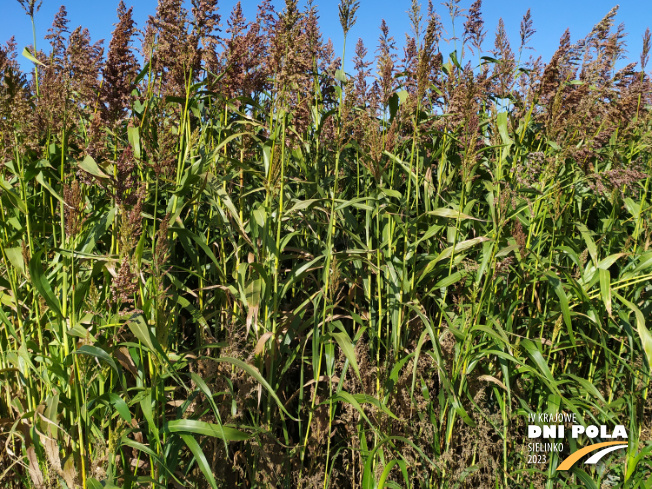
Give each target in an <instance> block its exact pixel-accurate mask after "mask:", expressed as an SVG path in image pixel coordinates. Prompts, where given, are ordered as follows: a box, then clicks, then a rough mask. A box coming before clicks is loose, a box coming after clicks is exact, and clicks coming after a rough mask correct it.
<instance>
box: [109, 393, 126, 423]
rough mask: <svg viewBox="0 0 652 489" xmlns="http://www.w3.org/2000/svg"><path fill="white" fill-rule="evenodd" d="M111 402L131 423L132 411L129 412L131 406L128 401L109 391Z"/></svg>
mask: <svg viewBox="0 0 652 489" xmlns="http://www.w3.org/2000/svg"><path fill="white" fill-rule="evenodd" d="M109 403H110V404H111V406H113V407H114V408H115V410H116V411H118V414H119V415H120V416H121V417H122V419H124V420H125V421H126V422H127V423H131V412H129V406H127V403H126V402H125V401H124V399H122V397H120V396H119V395H118V394H116V393H115V392H110V393H109Z"/></svg>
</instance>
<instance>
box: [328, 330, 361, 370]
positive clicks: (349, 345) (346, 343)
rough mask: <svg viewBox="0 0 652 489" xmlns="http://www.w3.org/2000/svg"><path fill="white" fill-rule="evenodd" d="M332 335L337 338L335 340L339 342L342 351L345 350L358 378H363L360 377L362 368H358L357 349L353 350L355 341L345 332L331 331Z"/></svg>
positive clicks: (345, 354)
mask: <svg viewBox="0 0 652 489" xmlns="http://www.w3.org/2000/svg"><path fill="white" fill-rule="evenodd" d="M331 336H332V337H333V338H335V341H337V344H338V345H339V346H340V348H341V349H342V352H344V356H346V358H347V359H348V360H349V363H350V364H351V366H352V367H353V370H354V371H355V374H356V375H357V376H358V379H360V380H362V378H361V377H360V370H359V369H358V362H357V360H356V358H355V351H354V350H353V342H352V341H351V338H350V337H349V335H348V334H346V333H345V332H339V333H331Z"/></svg>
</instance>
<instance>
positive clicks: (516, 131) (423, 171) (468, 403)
mask: <svg viewBox="0 0 652 489" xmlns="http://www.w3.org/2000/svg"><path fill="white" fill-rule="evenodd" d="M171 3H174V2H160V3H159V10H158V15H159V16H161V17H162V18H165V19H166V24H165V25H167V26H168V27H161V25H160V24H157V23H156V22H155V23H154V24H150V26H149V27H150V28H151V29H154V31H152V32H155V30H156V29H162V28H167V29H173V28H174V29H179V32H185V31H184V30H183V29H190V31H192V32H193V33H195V34H196V36H195V38H193V39H195V42H196V46H194V47H193V46H192V45H189V44H184V45H181V44H179V46H176V47H175V46H169V45H165V46H158V48H157V47H156V46H155V45H152V46H150V47H152V49H154V50H156V49H161V50H163V51H162V53H163V54H165V56H163V54H161V55H160V56H153V55H151V53H150V55H149V56H150V58H151V59H150V58H148V59H147V62H146V64H145V65H144V68H143V69H142V70H141V71H140V74H139V75H138V76H137V77H136V79H135V80H131V79H129V80H125V81H124V83H123V85H121V86H125V87H127V88H129V92H128V94H127V95H125V94H123V95H124V97H126V99H127V100H130V104H131V105H130V107H122V106H117V109H116V106H112V109H111V111H109V112H107V110H108V109H107V106H108V105H111V104H115V103H117V102H116V101H117V100H119V99H120V98H119V97H118V98H115V99H110V97H109V96H108V95H106V93H109V92H106V90H108V89H107V88H106V87H104V88H100V87H99V85H96V84H94V82H93V83H91V82H88V83H89V85H88V86H89V87H91V88H92V87H95V88H93V90H95V92H94V93H95V97H96V98H94V99H91V100H86V101H84V100H81V97H82V94H83V93H85V92H84V91H83V90H82V91H79V90H78V89H77V88H79V87H77V88H75V89H73V88H74V83H73V80H74V77H72V78H71V79H68V78H66V76H67V75H65V73H63V72H62V73H59V72H55V71H53V70H54V68H53V67H54V66H55V65H56V63H54V61H56V59H54V57H55V54H56V53H53V55H52V56H53V61H52V63H44V60H45V59H46V58H45V57H43V56H42V53H30V52H27V54H28V55H29V59H31V60H32V61H34V62H35V63H37V64H38V65H39V66H40V68H39V71H38V77H37V80H38V82H37V83H38V85H37V86H38V87H39V91H38V93H37V92H36V91H35V92H34V93H32V91H31V88H29V87H28V86H27V84H24V85H23V86H22V90H25V92H24V97H25V100H27V101H29V107H30V111H31V112H33V113H34V114H35V115H34V118H30V117H29V116H28V114H29V112H30V111H27V112H20V110H22V109H21V105H20V104H22V102H21V101H20V100H19V97H18V96H17V95H15V94H13V93H9V92H7V90H5V89H4V88H3V89H2V90H4V91H3V92H1V93H0V95H1V96H2V97H5V96H7V97H13V98H10V99H8V100H9V102H11V104H14V105H11V107H12V108H15V109H16V111H17V112H15V113H7V114H5V113H4V112H3V114H4V115H2V116H0V122H1V123H2V127H1V128H2V130H3V131H4V132H3V134H9V135H10V136H11V137H4V136H3V138H2V139H0V145H1V146H0V147H1V149H2V150H3V153H2V154H3V157H4V162H3V166H2V168H1V169H0V258H1V261H0V382H1V383H2V396H1V398H0V424H1V425H2V427H3V429H2V432H1V434H0V441H2V443H4V444H5V446H6V447H7V448H9V450H8V451H7V454H6V455H3V458H2V459H0V460H2V462H1V463H0V470H2V473H0V479H2V478H6V481H7V484H8V487H27V486H30V485H31V486H32V487H35V488H42V487H58V486H60V487H68V488H73V487H78V486H81V487H84V488H92V489H95V488H99V487H105V488H109V487H124V488H137V487H162V488H163V487H212V488H216V487H297V486H299V487H311V486H316V485H320V486H322V487H362V488H365V489H367V488H369V489H374V488H378V489H382V488H384V487H410V488H426V487H451V488H453V487H513V488H529V487H547V488H552V487H585V486H586V487H622V488H629V487H632V488H633V487H647V485H646V484H648V482H647V481H648V479H649V477H650V463H649V461H648V458H649V456H648V455H649V452H650V450H652V445H649V444H648V440H647V437H648V435H649V432H650V429H652V426H651V425H650V422H649V419H650V413H651V408H652V405H651V403H650V401H649V400H648V384H649V372H650V370H649V367H650V362H651V361H652V360H651V359H652V337H651V336H650V332H649V329H648V327H649V320H647V318H648V317H649V316H650V313H651V312H652V300H651V296H650V292H651V291H652V285H650V284H652V280H651V279H652V250H651V249H650V244H651V243H652V236H651V235H650V225H651V224H652V219H651V216H652V212H650V203H649V202H650V195H649V194H650V188H649V187H650V174H652V167H651V163H650V161H651V160H650V138H651V136H652V118H651V117H650V106H649V105H648V104H649V103H650V102H651V101H650V93H651V92H650V90H649V77H648V75H646V74H645V73H644V71H641V72H640V73H638V72H632V69H630V71H622V72H618V73H615V74H614V73H612V71H613V70H611V71H610V70H609V69H606V68H605V66H603V65H600V64H599V63H606V61H605V59H606V58H605V57H604V56H602V54H604V51H605V49H606V47H605V46H607V44H608V42H607V41H608V40H611V41H614V42H616V46H619V45H618V44H617V41H619V39H620V38H619V37H617V36H616V34H610V33H609V29H610V26H611V24H610V22H611V21H612V17H613V15H612V14H611V13H610V14H609V15H608V16H607V17H606V18H605V20H604V21H603V23H601V24H599V26H597V27H596V29H598V28H599V29H602V31H600V32H602V34H599V33H598V34H596V32H597V31H596V32H592V34H591V35H590V36H589V37H588V38H587V43H586V44H578V45H576V46H571V47H569V46H568V45H565V44H563V43H562V46H560V50H559V51H558V53H557V54H556V55H555V58H554V59H553V61H552V62H551V64H550V65H549V67H547V68H545V69H543V68H536V67H533V66H531V65H525V66H519V65H518V63H517V62H516V61H515V60H514V56H513V53H512V52H511V50H510V49H509V44H508V42H507V41H506V39H498V40H497V43H496V45H497V46H499V47H497V49H498V50H499V51H500V53H498V54H499V55H500V59H498V58H494V57H487V56H479V57H478V59H479V62H480V65H478V66H475V67H474V66H472V64H471V63H472V61H470V60H468V59H465V57H464V51H463V50H462V51H461V52H460V51H454V52H453V53H452V54H451V55H450V56H449V59H448V60H446V62H445V63H444V64H442V61H444V60H443V59H441V58H439V57H437V56H436V55H435V54H434V53H433V52H430V50H431V48H432V46H433V44H432V43H433V42H435V39H438V37H437V36H438V34H437V32H438V31H437V29H438V28H439V27H437V21H436V17H435V16H434V15H432V13H430V14H429V19H428V29H427V31H426V33H425V36H426V39H425V40H424V43H425V44H424V43H421V41H420V39H419V36H420V33H419V32H417V33H415V38H414V39H413V40H414V42H415V49H416V53H417V54H416V56H417V58H415V59H414V60H412V62H413V64H412V65H410V61H409V60H405V63H404V64H405V67H404V68H405V70H404V71H403V72H399V73H397V72H396V70H395V69H394V68H393V66H394V65H393V57H392V56H393V54H392V47H391V44H392V43H391V39H390V38H389V37H388V33H387V32H386V31H384V40H383V41H381V44H382V46H381V48H382V49H381V51H382V53H381V56H380V57H379V73H378V78H377V82H378V85H377V87H376V88H373V89H368V88H365V87H364V86H363V85H362V82H364V81H365V76H358V77H354V76H348V75H345V74H344V73H343V72H342V71H341V70H337V69H335V70H334V69H327V68H323V69H322V68H319V66H320V65H319V63H318V62H319V61H323V60H322V59H321V58H319V56H322V54H323V53H322V54H320V53H321V51H319V50H318V49H315V50H314V51H312V52H311V51H309V49H308V47H309V46H311V44H310V43H311V42H315V43H316V42H317V40H316V39H317V37H315V35H314V34H315V33H314V31H311V30H310V29H311V27H310V26H311V25H313V24H311V19H312V18H313V17H311V16H314V15H315V12H314V10H311V9H309V10H308V11H306V12H304V13H301V14H299V13H298V11H297V6H296V2H286V3H287V5H286V7H287V8H286V12H285V13H284V14H283V15H281V17H280V18H281V20H280V21H279V23H278V24H277V25H275V26H274V29H277V30H282V29H286V31H283V32H282V33H280V31H278V32H277V31H274V29H272V28H271V27H270V26H269V25H267V24H264V23H263V22H262V21H261V25H263V26H265V25H267V27H265V29H267V28H269V29H271V30H269V31H266V32H267V34H266V35H268V36H271V37H270V38H269V39H267V40H266V41H265V42H262V41H261V42H262V44H258V41H260V39H259V38H255V36H254V34H250V33H251V32H258V31H255V30H248V31H246V30H244V24H242V22H243V21H242V19H239V17H238V15H237V10H236V11H234V12H235V13H234V14H233V16H232V21H231V22H232V24H231V25H232V27H233V26H240V27H242V29H241V30H240V31H238V30H237V29H236V27H233V29H232V30H233V39H236V37H237V36H240V37H237V39H239V40H240V41H243V40H244V39H248V41H247V42H250V44H249V45H248V46H247V47H248V50H249V51H247V52H258V51H256V50H258V49H260V53H262V54H260V53H259V55H260V56H262V57H265V56H268V57H266V58H265V60H266V61H265V62H266V63H274V62H275V63H277V65H275V66H271V67H267V68H263V67H261V66H259V65H252V66H249V68H247V69H244V68H242V66H239V65H238V66H236V63H234V59H235V60H240V61H241V63H243V64H245V63H246V62H248V61H247V60H248V59H249V58H247V54H246V53H245V52H243V51H238V44H237V43H236V42H235V41H234V40H233V39H232V41H231V42H230V43H228V42H227V43H226V44H225V47H224V49H225V53H226V54H224V55H223V58H220V59H221V60H222V62H223V64H222V65H220V64H219V63H217V64H215V60H213V59H212V58H210V57H209V56H206V52H204V51H203V49H204V48H201V46H208V45H210V43H209V42H208V40H210V39H213V38H212V37H211V36H212V34H211V33H210V32H209V31H206V29H208V27H206V26H207V25H209V24H210V23H209V22H208V20H206V19H208V18H209V17H210V16H209V15H208V14H206V15H207V17H206V18H204V19H203V20H202V22H203V23H202V22H199V20H197V19H195V22H194V23H193V22H190V20H189V19H188V18H185V17H183V15H187V12H186V13H183V15H182V14H180V13H178V12H182V9H179V8H177V9H176V10H174V9H171V7H170V5H169V4H171ZM206 3H210V2H206ZM451 6H452V7H453V6H455V5H454V4H453V3H452V4H451ZM357 8H358V2H343V3H342V6H341V7H340V12H341V15H342V16H344V17H343V18H344V20H343V21H342V22H343V27H344V30H345V32H346V31H347V30H348V28H349V27H350V26H351V25H353V22H354V21H355V14H356V9H357ZM455 8H457V7H455ZM173 11H174V12H177V13H175V14H174V15H173V13H171V12H173ZM454 11H455V9H452V10H451V15H453V14H454ZM120 12H121V14H120V15H121V22H122V24H124V25H127V24H126V22H127V20H125V19H127V17H126V16H127V15H130V11H127V10H126V9H125V8H124V7H121V10H120ZM342 12H343V13H342ZM199 14H200V13H199V12H198V11H197V12H194V15H199ZM413 14H414V15H415V16H418V15H419V9H418V8H417V5H416V3H415V5H414V6H413ZM177 15H179V16H181V17H175V16H177ZM476 15H479V14H477V13H476ZM32 16H33V13H32ZM290 17H291V18H290ZM528 18H529V15H528ZM184 19H185V20H184ZM238 19H239V20H238ZM415 19H416V17H415ZM200 20H201V19H200ZM241 21H242V22H241ZM175 22H176V24H175ZM605 23H606V24H605ZM122 24H121V25H122ZM344 24H346V26H344ZM479 25H480V27H479V28H480V29H481V24H479ZM347 26H348V27H347ZM605 26H606V27H605ZM249 28H250V29H253V27H251V26H249ZM384 28H385V29H386V27H384ZM130 29H131V28H129V29H128V31H129V32H131V30H130ZM202 29H204V30H202ZM605 29H606V30H605ZM236 31H237V32H236ZM125 32H126V31H125ZM156 32H158V31H156ZM171 32H172V31H170V32H168V33H167V34H169V35H172V34H171ZM175 32H176V31H175ZM179 32H177V34H178V35H179V36H181V35H180V34H179ZM229 32H231V31H229ZM619 32H620V31H619ZM159 34H160V33H159ZM603 34H604V35H603ZM261 35H262V34H261ZM202 36H203V37H202ZM247 36H250V37H247ZM275 36H276V37H275ZM291 36H305V37H300V38H299V40H300V41H301V42H297V43H296V46H295V45H294V44H292V45H290V43H287V42H286V43H285V44H283V43H280V45H281V47H282V49H279V50H278V51H276V52H274V51H273V49H275V48H274V46H277V44H278V43H276V44H274V42H271V41H273V40H278V39H287V38H290V37H291ZM311 36H312V37H311ZM465 36H466V34H465ZM613 36H616V37H613ZM117 37H118V36H117V35H116V38H117ZM182 37H183V40H184V41H183V42H184V43H190V41H189V40H188V39H190V38H191V37H192V36H190V37H186V36H185V34H184V36H182ZM481 37H482V36H479V33H476V36H475V38H474V39H476V41H475V42H476V44H477V43H479V42H481ZM525 37H527V36H525ZM254 38H255V39H254ZM148 39H149V41H148V42H154V41H153V39H156V36H154V37H152V38H149V37H148ZM179 39H181V37H179ZM252 39H254V41H255V42H254V41H252ZM200 41H202V42H204V41H205V43H204V44H202V42H200ZM498 41H500V42H498ZM611 41H610V42H611ZM70 42H72V41H70ZM180 42H181V41H180ZM319 42H321V41H319ZM506 42H507V44H505V43H506ZM601 43H602V44H601ZM612 44H613V43H612ZM428 45H429V46H431V48H427V49H426V47H424V46H428ZM124 46H127V47H126V48H125V49H128V47H129V39H127V41H125V43H124ZM261 46H262V47H261ZM306 46H308V47H306ZM474 46H476V47H478V46H477V45H475V44H474ZM500 46H502V47H500ZM582 46H588V47H586V49H587V51H586V53H587V57H586V58H585V68H586V70H585V71H584V72H583V74H582V75H581V76H580V73H579V72H578V68H577V66H575V65H574V64H573V59H574V58H573V56H575V55H578V53H579V51H580V50H581V49H582ZM277 47H278V46H277ZM304 47H305V50H304V51H301V50H302V49H304ZM521 48H523V46H521ZM612 48H613V45H612ZM89 49H90V48H89ZM171 49H179V52H177V53H176V55H175V56H176V57H175V59H174V60H171V59H170V56H168V55H169V53H168V51H169V50H171ZM590 49H594V50H595V51H596V52H598V53H602V54H601V55H599V56H598V55H596V57H595V58H592V57H591V55H590ZM166 50H167V51H166ZM69 51H71V52H72V50H69ZM154 52H156V51H154ZM89 53H90V51H89ZM360 53H362V51H361V50H360V49H356V56H360ZM2 54H3V55H5V54H6V53H5V51H4V50H3V51H2ZM478 54H480V53H478ZM493 54H494V56H498V54H496V53H493ZM263 55H264V56H263ZM274 56H277V57H276V58H274ZM311 56H312V57H311ZM362 56H363V55H362ZM5 58H6V59H7V60H10V59H11V57H10V56H4V57H0V62H1V63H0V79H2V80H9V79H10V78H9V76H10V71H12V69H10V68H11V66H12V65H11V63H10V61H5ZM616 58H618V56H615V57H614V59H613V60H611V61H610V62H612V63H613V62H615V60H616ZM166 60H167V61H166ZM274 60H275V61H274ZM279 60H280V61H279ZM59 61H61V62H63V61H62V60H59ZM173 61H174V62H173ZM249 61H251V60H249ZM598 61H599V63H598ZM68 62H69V63H72V64H71V65H70V66H72V65H74V63H73V61H72V60H68ZM166 62H169V63H170V64H169V65H166V64H165V63H166ZM67 66H68V65H67ZM360 66H362V71H361V73H362V74H363V75H364V69H366V68H364V66H363V65H360ZM388 67H389V68H388ZM607 68H609V66H607ZM611 68H613V66H611ZM218 69H220V70H222V71H218ZM266 69H267V71H265V70H266ZM537 69H538V70H539V71H536V70H537ZM238 70H241V71H238ZM256 70H260V72H261V73H262V74H263V75H265V76H260V77H258V78H256V77H255V76H254V74H255V73H257V71H256ZM387 70H389V71H387ZM535 71H536V73H535ZM36 73H37V72H35V74H36ZM129 73H131V75H135V73H136V71H134V70H133V69H131V71H130V72H129ZM388 73H389V74H388ZM632 73H634V74H633V75H632ZM99 76H100V73H99V72H97V73H96V77H95V81H97V79H98V77H99ZM367 76H368V75H367ZM585 79H586V80H588V79H590V83H592V85H590V84H589V83H588V82H587V83H585V82H584V81H583V80H585ZM575 82H579V83H575ZM58 84H59V85H58ZM3 86H4V85H3ZM53 87H55V88H53ZM57 87H58V88H57ZM361 87H362V88H361ZM55 89H56V90H59V92H57V91H56V90H55ZM61 90H63V91H61ZM66 90H68V91H66ZM55 93H63V94H65V96H64V98H65V100H64V102H65V103H64V105H65V107H63V108H61V107H59V106H58V105H56V104H55V103H54V102H53V101H52V100H54V99H48V97H53V96H54V94H55ZM110 93H113V94H114V96H115V93H116V92H115V91H114V92H110ZM103 94H104V95H103ZM66 97H67V98H66ZM116 97H117V96H116ZM3 100H4V98H3ZM120 100H121V99H120ZM55 101H56V100H55ZM506 101H507V102H506ZM48 104H53V105H48ZM66 104H67V105H66ZM7 106H8V107H9V105H7ZM60 109H61V110H63V111H64V112H58V111H59V110H60ZM121 113H124V117H122V118H116V117H118V116H117V115H116V114H118V115H119V114H121ZM16 114H23V116H21V117H24V118H23V119H21V118H18V116H17V115H16ZM107 114H109V115H107ZM73 115H74V117H73ZM598 115H599V117H598ZM48 117H49V118H50V119H49V120H50V122H52V121H54V122H57V121H58V122H57V123H56V124H50V125H46V126H47V127H45V126H43V125H42V124H40V123H42V122H43V121H45V120H48ZM71 121H72V122H71ZM98 121H99V126H98ZM59 122H60V123H59ZM558 411H564V412H569V413H575V414H576V415H577V417H578V419H579V420H582V421H585V422H587V423H593V424H609V425H614V424H623V425H625V426H626V427H627V429H628V433H629V437H630V438H629V449H628V451H627V452H626V453H621V454H620V455H613V456H612V457H611V458H610V459H609V460H608V461H607V463H606V464H605V465H603V466H598V467H597V468H592V467H590V466H581V467H580V466H578V467H576V468H575V469H573V471H572V472H569V473H565V472H564V473H562V472H559V473H557V472H555V468H556V466H557V465H558V464H559V462H560V461H561V460H562V459H563V457H564V456H565V455H567V454H568V453H569V450H571V449H573V450H574V449H575V448H576V447H575V446H572V447H571V446H566V448H565V451H564V453H563V454H558V455H554V456H551V460H550V461H549V464H548V465H546V466H536V465H531V464H528V461H527V455H528V452H527V451H526V445H527V438H526V436H527V434H526V424H527V415H528V414H530V413H543V412H546V413H556V412H558ZM586 441H587V440H585V439H580V440H578V441H577V443H579V444H580V445H578V446H581V445H582V444H584V443H585V442H586ZM573 443H575V442H573ZM617 453H620V452H616V454H617ZM618 457H620V458H618ZM13 468H16V469H17V470H18V471H17V472H16V473H17V474H18V475H17V476H16V477H14V479H9V476H8V474H11V473H13V470H14V469H13ZM12 484H13V485H12Z"/></svg>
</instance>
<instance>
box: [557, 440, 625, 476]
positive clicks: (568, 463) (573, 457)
mask: <svg viewBox="0 0 652 489" xmlns="http://www.w3.org/2000/svg"><path fill="white" fill-rule="evenodd" d="M624 444H625V442H623V441H605V442H603V443H596V444H595V445H589V446H588V447H584V448H582V449H581V450H578V451H576V452H573V453H571V454H570V455H569V456H568V457H566V458H565V459H564V461H563V462H562V463H561V464H559V467H557V470H568V469H570V468H571V467H572V466H573V464H574V463H575V462H577V461H578V460H579V459H581V458H582V457H583V456H584V455H586V454H587V453H591V452H594V451H596V450H599V449H600V448H604V447H608V446H611V445H624Z"/></svg>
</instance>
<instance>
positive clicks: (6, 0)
mask: <svg viewBox="0 0 652 489" xmlns="http://www.w3.org/2000/svg"><path fill="white" fill-rule="evenodd" d="M614 1H615V0H590V1H587V0H564V1H562V0H550V1H547V2H541V1H540V0H539V1H536V2H535V1H532V2H530V3H528V2H527V1H517V0H485V1H484V2H483V6H482V13H483V18H484V21H485V30H487V31H488V34H487V37H486V38H485V45H484V46H485V49H487V50H488V49H490V48H491V47H492V45H493V36H494V33H495V31H496V27H497V25H498V19H499V18H500V17H502V18H503V20H504V22H505V26H506V28H507V32H508V34H509V37H510V41H511V43H512V47H513V48H514V50H516V48H517V47H518V44H519V26H520V21H521V18H522V17H523V15H524V14H525V12H526V11H527V9H528V7H529V8H531V11H532V19H533V22H534V28H535V29H536V31H537V32H536V34H535V35H534V36H533V38H532V39H531V41H530V45H531V46H533V47H534V48H535V49H536V53H538V54H540V55H541V56H542V57H543V60H544V62H546V61H547V60H549V59H550V57H551V55H552V53H553V52H554V51H555V49H556V47H557V45H558V42H559V38H560V37H561V35H562V34H563V32H564V30H565V29H566V28H567V27H568V28H570V30H571V36H572V39H573V41H575V40H577V39H579V38H582V37H584V36H585V35H586V34H588V33H589V32H590V30H591V28H592V27H593V25H595V24H596V23H597V22H599V21H600V20H601V19H602V17H603V16H604V15H605V14H606V13H607V12H608V11H609V10H610V9H611V8H612V7H614V5H615V3H613V2H614ZM62 3H63V4H64V5H65V6H66V9H67V11H68V18H69V19H70V24H69V27H70V30H73V29H74V28H76V27H77V26H79V25H83V26H84V27H87V28H88V29H89V31H90V33H91V37H92V39H93V41H96V40H99V39H104V40H105V48H106V46H107V45H108V41H109V39H110V37H111V32H112V30H113V24H114V23H115V22H116V20H117V17H116V8H117V6H118V3H119V0H99V1H95V2H92V1H91V2H89V1H88V0H84V1H82V0H67V1H64V0H44V1H43V6H42V7H41V10H40V11H39V13H38V14H37V17H36V28H37V45H38V46H39V47H40V48H48V47H49V46H48V45H47V44H46V41H44V40H43V36H44V35H45V34H46V32H47V29H48V28H49V27H50V26H51V24H52V19H53V17H54V14H55V13H56V11H57V10H58V9H59V6H60V5H61V4H62ZM125 3H126V4H127V6H130V5H133V7H134V18H135V20H136V22H137V24H138V27H139V28H143V27H144V25H145V22H146V20H147V18H148V16H149V15H153V14H154V13H155V11H156V3H157V2H156V0H132V1H127V0H126V1H125ZM235 3H236V2H235V1H234V0H222V1H221V2H220V4H219V5H220V14H221V15H222V23H223V25H224V26H225V25H226V20H227V19H228V17H229V14H230V12H231V8H232V7H233V5H234V4H235ZM274 3H275V5H276V6H277V9H281V8H282V7H283V5H284V2H283V0H275V2H274ZM315 3H316V4H317V6H318V8H319V15H320V25H321V29H322V33H323V35H324V38H325V39H328V38H329V37H330V38H331V39H332V40H333V44H334V46H335V50H336V54H337V55H340V53H341V49H342V32H341V28H340V25H339V19H338V10H337V5H338V0H316V1H315ZM360 3H361V5H360V9H359V10H358V21H357V24H356V25H355V26H354V27H353V29H352V30H351V32H350V33H349V40H348V42H347V45H348V46H347V56H346V57H347V63H346V69H347V70H350V69H351V63H350V59H351V55H352V54H353V47H354V45H355V42H356V40H357V39H358V38H359V37H361V38H362V39H363V40H364V42H365V45H366V47H367V49H368V51H369V53H370V55H373V53H374V51H375V49H376V42H377V39H378V35H379V29H378V27H379V25H380V22H381V20H382V19H383V18H384V19H385V20H386V21H387V23H388V25H389V28H390V34H391V35H393V36H394V38H395V40H396V42H397V46H398V47H402V45H403V42H404V39H405V32H409V19H408V15H407V13H406V11H407V10H408V9H409V8H410V4H411V2H410V0H375V1H374V0H361V2H360ZM471 3H472V0H462V2H460V6H461V7H462V8H468V7H469V6H470V4H471ZM300 4H301V5H302V6H303V5H305V0H301V2H300ZM426 4H427V0H423V10H424V14H425V10H426ZM434 4H435V7H436V9H437V12H438V13H439V14H440V16H441V17H442V20H443V21H444V25H445V27H446V28H447V29H448V30H449V31H450V22H449V20H448V11H447V9H446V7H444V6H443V5H441V4H440V3H439V2H437V1H435V2H434ZM0 5H1V6H2V10H1V12H2V15H0V43H4V42H5V41H6V40H7V39H9V38H10V37H11V36H12V35H13V36H15V37H16V41H17V42H18V51H19V53H20V52H21V51H22V49H23V47H25V46H27V45H30V44H32V29H31V24H30V21H29V18H28V17H27V16H26V15H25V13H24V11H23V9H22V7H21V6H20V4H19V3H18V1H17V0H0ZM257 5H258V0H243V1H242V6H243V10H244V14H245V16H246V17H247V20H253V19H254V18H255V14H256V7H257ZM462 22H463V20H458V25H457V26H456V32H457V33H458V34H459V33H461V31H462ZM616 23H617V24H618V23H624V24H625V30H626V32H627V33H628V36H627V44H628V50H629V57H630V58H631V59H632V61H638V59H639V55H640V51H641V45H642V41H641V39H642V35H643V33H644V32H645V29H646V27H648V26H651V25H652V2H650V1H645V0H626V1H624V2H622V3H621V4H620V10H619V13H618V16H617V17H616ZM441 49H442V52H444V53H445V54H447V53H448V52H450V51H452V48H449V47H447V46H442V47H441ZM400 53H401V54H402V51H401V52H400ZM20 63H21V66H23V69H27V68H29V62H27V61H26V60H25V59H24V58H22V57H21V60H20ZM648 69H649V66H648Z"/></svg>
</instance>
